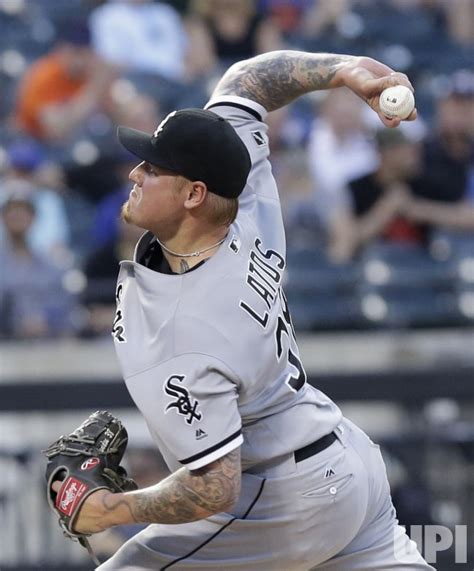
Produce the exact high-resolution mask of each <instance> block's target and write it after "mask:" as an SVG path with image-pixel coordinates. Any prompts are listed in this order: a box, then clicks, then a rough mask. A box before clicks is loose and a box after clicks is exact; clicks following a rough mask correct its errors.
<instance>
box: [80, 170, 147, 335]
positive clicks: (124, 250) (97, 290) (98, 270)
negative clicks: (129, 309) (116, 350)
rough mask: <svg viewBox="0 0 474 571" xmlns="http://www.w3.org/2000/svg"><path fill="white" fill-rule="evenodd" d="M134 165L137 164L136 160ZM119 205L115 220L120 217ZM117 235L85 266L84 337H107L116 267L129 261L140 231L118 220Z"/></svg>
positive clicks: (113, 311)
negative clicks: (104, 335)
mask: <svg viewBox="0 0 474 571" xmlns="http://www.w3.org/2000/svg"><path fill="white" fill-rule="evenodd" d="M135 162H136V161H135ZM120 209H121V205H119V206H118V209H117V212H116V217H117V218H118V217H119V214H120ZM117 226H118V227H117V236H116V238H115V239H112V240H109V241H108V242H107V243H106V244H104V245H102V246H100V247H98V248H97V249H96V250H95V251H93V252H92V253H91V255H90V256H89V257H88V258H87V260H86V262H85V264H84V272H85V275H86V280H87V282H86V283H87V285H86V288H85V290H84V292H83V295H82V302H83V304H84V306H85V307H86V308H87V310H88V316H87V322H86V325H85V329H84V331H83V333H84V334H85V335H87V336H97V335H103V334H107V335H110V331H111V329H112V323H113V319H114V313H115V309H116V305H115V286H116V282H117V274H118V270H119V264H120V262H121V261H122V260H131V259H132V257H133V251H134V249H135V245H136V243H137V240H138V238H139V237H140V236H141V235H142V234H143V231H142V230H141V229H139V228H137V227H136V226H132V225H130V224H126V223H125V222H123V221H121V220H118V223H117Z"/></svg>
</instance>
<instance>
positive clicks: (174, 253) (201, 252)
mask: <svg viewBox="0 0 474 571" xmlns="http://www.w3.org/2000/svg"><path fill="white" fill-rule="evenodd" d="M155 238H156V236H155ZM226 238H227V234H226V235H225V236H224V237H223V238H222V239H221V240H219V242H216V243H215V244H213V245H212V246H208V247H207V248H204V249H203V250H196V251H195V252H191V253H190V254H179V253H178V252H173V250H170V249H169V248H167V247H166V246H165V245H164V244H163V243H161V242H160V241H159V240H158V238H156V241H157V242H158V244H159V245H160V246H161V247H162V248H163V250H165V251H166V252H168V254H171V255H172V256H176V257H177V258H197V257H198V256H200V255H201V254H204V252H208V251H209V250H212V249H213V248H217V246H220V245H221V244H222V243H223V242H224V241H225V239H226Z"/></svg>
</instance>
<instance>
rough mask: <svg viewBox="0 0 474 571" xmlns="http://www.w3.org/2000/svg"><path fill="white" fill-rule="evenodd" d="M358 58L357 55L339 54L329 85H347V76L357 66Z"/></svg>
mask: <svg viewBox="0 0 474 571" xmlns="http://www.w3.org/2000/svg"><path fill="white" fill-rule="evenodd" d="M358 60H359V58H358V57H357V56H348V55H344V56H341V60H340V62H339V63H337V64H336V71H335V74H334V77H333V78H332V80H331V84H330V87H331V88H336V87H349V86H350V81H349V78H350V76H351V74H352V73H353V71H354V69H355V68H356V67H357V62H358Z"/></svg>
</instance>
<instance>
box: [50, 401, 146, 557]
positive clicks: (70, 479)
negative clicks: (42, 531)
mask: <svg viewBox="0 0 474 571" xmlns="http://www.w3.org/2000/svg"><path fill="white" fill-rule="evenodd" d="M127 442H128V435H127V431H126V430H125V427H124V426H123V425H122V423H121V422H120V420H119V419H118V418H116V417H115V416H113V415H112V414H110V412H107V411H97V412H94V413H93V414H91V415H90V416H89V418H87V419H86V420H85V421H84V422H83V423H82V424H81V425H80V426H79V428H77V429H76V430H74V432H72V433H71V434H69V435H68V436H61V437H60V438H59V439H58V440H56V442H53V444H51V445H50V446H49V447H48V448H47V449H46V450H43V452H44V453H45V454H46V457H47V458H48V465H47V467H46V480H47V483H48V484H47V499H48V503H49V505H50V506H51V508H52V509H53V511H54V512H55V513H56V514H57V515H58V516H59V525H60V526H61V528H62V530H63V532H64V534H65V535H66V536H67V537H69V538H71V539H74V540H78V541H79V542H80V543H81V544H82V545H84V546H85V547H87V548H88V549H89V546H88V543H87V541H85V538H86V537H87V535H86V534H80V533H75V532H74V521H75V519H76V517H77V515H78V513H79V510H80V509H81V506H82V504H83V503H84V501H85V500H86V499H87V497H88V496H90V494H92V493H93V492H96V491H97V490H100V489H107V490H110V491H111V492H127V491H131V490H136V489H137V485H136V483H135V482H134V481H133V480H132V479H131V478H128V477H127V472H126V471H125V469H124V468H123V467H122V466H120V462H121V460H122V457H123V455H124V453H125V449H126V447H127ZM57 480H60V481H61V482H62V484H61V488H60V490H59V491H58V492H57V493H56V492H55V491H54V490H53V489H52V484H53V482H55V481H57Z"/></svg>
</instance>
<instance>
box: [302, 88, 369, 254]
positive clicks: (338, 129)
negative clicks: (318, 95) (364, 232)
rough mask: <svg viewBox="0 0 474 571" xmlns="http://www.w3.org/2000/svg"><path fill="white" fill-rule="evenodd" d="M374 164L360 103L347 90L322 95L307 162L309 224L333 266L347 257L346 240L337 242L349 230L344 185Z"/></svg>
mask: <svg viewBox="0 0 474 571" xmlns="http://www.w3.org/2000/svg"><path fill="white" fill-rule="evenodd" d="M378 163H379V157H378V151H377V149H376V147H375V143H374V141H373V136H372V133H371V130H370V129H369V127H368V126H367V124H366V121H365V114H364V104H363V102H362V101H361V100H360V99H359V98H358V97H356V96H355V95H354V94H353V93H352V92H350V91H349V90H347V89H338V90H337V91H335V92H333V93H332V94H331V97H327V96H324V99H323V101H322V103H321V105H320V108H319V114H318V116H317V118H316V119H315V121H314V122H313V126H312V129H311V134H310V140H309V145H308V164H309V169H310V172H311V177H312V182H313V188H314V193H313V197H314V199H313V200H314V201H313V206H314V208H315V210H316V212H315V214H316V221H315V222H313V224H314V223H316V224H319V225H320V226H321V233H322V236H326V237H327V240H328V255H329V257H330V258H331V259H333V260H334V261H335V262H337V261H342V260H344V259H346V257H347V252H346V247H345V244H346V240H342V239H341V237H342V235H343V234H344V233H345V232H349V231H350V228H349V227H348V225H347V217H348V210H350V208H351V201H350V197H349V193H348V192H347V186H348V184H349V183H350V182H351V181H353V180H355V179H358V178H361V177H363V176H366V175H367V174H369V173H371V172H373V171H374V170H375V169H376V168H377V166H378ZM333 234H335V235H336V236H337V238H333V237H332V236H333ZM347 238H348V239H350V238H351V237H350V236H348V237H347ZM340 248H342V250H340Z"/></svg>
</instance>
